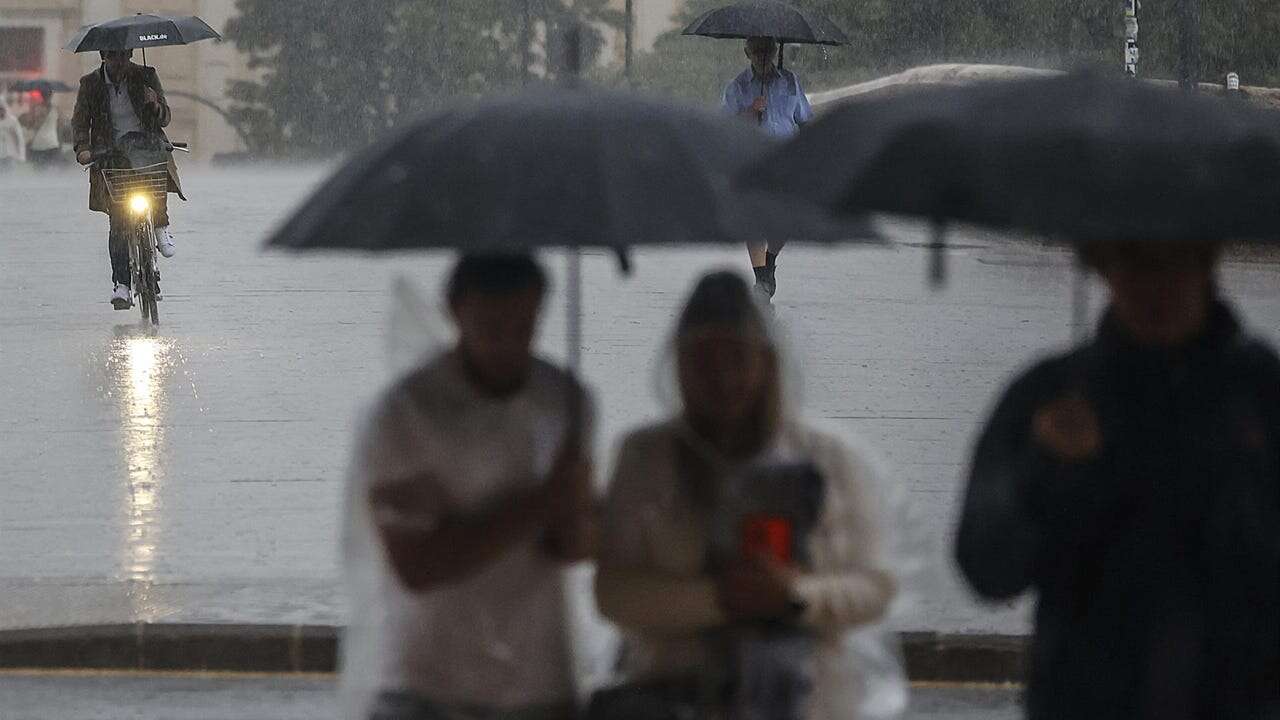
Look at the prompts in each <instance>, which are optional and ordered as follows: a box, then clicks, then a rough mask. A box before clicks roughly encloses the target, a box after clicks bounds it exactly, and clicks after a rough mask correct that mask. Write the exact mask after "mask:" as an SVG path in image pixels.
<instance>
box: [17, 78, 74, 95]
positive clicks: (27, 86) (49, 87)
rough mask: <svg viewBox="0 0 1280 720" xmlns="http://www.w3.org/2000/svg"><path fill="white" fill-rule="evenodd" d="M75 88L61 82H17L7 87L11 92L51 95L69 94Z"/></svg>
mask: <svg viewBox="0 0 1280 720" xmlns="http://www.w3.org/2000/svg"><path fill="white" fill-rule="evenodd" d="M74 89H75V88H73V87H71V86H70V85H68V84H66V83H64V82H62V81H61V80H43V79H41V80H19V81H18V82H15V83H13V84H12V85H10V86H9V90H10V91H11V92H40V93H44V94H45V95H52V94H54V93H60V92H71V91H72V90H74Z"/></svg>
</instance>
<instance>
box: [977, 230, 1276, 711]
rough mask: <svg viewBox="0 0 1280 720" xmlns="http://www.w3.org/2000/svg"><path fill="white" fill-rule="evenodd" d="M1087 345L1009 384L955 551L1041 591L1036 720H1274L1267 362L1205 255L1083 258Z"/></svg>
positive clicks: (1102, 252)
mask: <svg viewBox="0 0 1280 720" xmlns="http://www.w3.org/2000/svg"><path fill="white" fill-rule="evenodd" d="M1082 252H1083V255H1084V258H1085V260H1086V262H1088V263H1089V264H1090V266H1091V267H1093V269H1095V270H1097V271H1098V272H1099V273H1100V274H1101V276H1102V278H1103V279H1104V280H1105V282H1106V284H1107V286H1108V287H1109V289H1110V292H1111V304H1110V307H1109V308H1108V309H1107V312H1106V314H1105V316H1104V318H1103V320H1102V323H1101V326H1100V328H1099V330H1098V333H1097V336H1096V338H1094V339H1093V340H1092V341H1091V342H1088V343H1086V344H1084V345H1083V346H1081V347H1078V348H1076V349H1075V350H1073V351H1071V352H1069V353H1067V354H1065V355H1062V356H1059V357H1055V358H1052V359H1049V360H1046V361H1044V362H1041V363H1040V364H1038V365H1036V366H1035V367H1034V368H1032V369H1031V370H1030V371H1029V372H1027V373H1026V374H1024V375H1023V376H1022V377H1020V378H1019V379H1018V380H1017V381H1015V382H1014V384H1013V386H1012V387H1011V388H1009V390H1008V391H1007V392H1006V393H1005V395H1004V397H1003V398H1002V399H1001V400H1000V402H999V404H998V405H997V407H996V410H995V412H994V415H993V416H992V418H991V419H990V420H989V422H988V423H987V425H986V428H985V429H984V431H983V433H982V436H981V439H980V440H979V442H978V446H977V450H976V453H975V456H974V459H973V466H972V470H971V474H970V477H969V487H968V492H967V495H966V497H965V501H964V510H963V516H962V519H961V522H960V527H959V533H958V538H957V546H956V555H957V559H958V561H959V564H960V568H961V570H962V571H963V572H964V575H965V577H966V578H967V579H968V580H969V582H970V583H971V584H972V585H973V587H974V588H975V589H976V590H977V591H978V592H979V593H980V594H982V595H984V596H986V597H989V598H1010V597H1013V596H1016V595H1018V594H1020V593H1022V592H1023V591H1025V590H1027V589H1029V588H1034V589H1035V590H1036V591H1037V594H1038V604H1037V607H1036V614H1035V638H1034V640H1033V643H1032V646H1031V654H1030V668H1029V678H1028V683H1027V684H1028V696H1027V712H1028V715H1029V717H1030V718H1032V720H1047V719H1050V718H1055V719H1056V718H1088V719H1089V720H1108V719H1110V718H1114V719H1115V720H1156V719H1159V720H1184V719H1185V720H1191V719H1193V718H1194V719H1197V720H1199V719H1206V720H1207V719H1208V718H1214V719H1215V720H1216V719H1219V718H1222V719H1234V718H1239V719H1241V720H1245V719H1248V720H1262V719H1263V718H1270V719H1274V718H1280V360H1278V359H1277V356H1276V354H1275V353H1274V352H1273V351H1272V350H1271V349H1270V348H1269V347H1267V346H1266V345H1265V344H1263V343H1262V342H1260V341H1258V340H1256V339H1254V338H1252V337H1250V336H1249V335H1248V334H1247V333H1246V332H1245V331H1244V330H1243V329H1242V328H1241V326H1240V323H1239V321H1238V319H1237V317H1236V314H1235V312H1234V311H1233V310H1232V308H1231V307H1230V306H1229V305H1228V304H1227V303H1226V302H1225V301H1224V300H1223V299H1222V298H1221V295H1220V294H1219V292H1218V286H1217V282H1216V280H1215V267H1216V264H1217V259H1218V254H1219V250H1218V248H1217V247H1216V246H1213V245H1155V244H1145V243H1132V244H1108V245H1101V244H1099V245H1092V246H1088V247H1086V248H1085V249H1084V250H1083V251H1082Z"/></svg>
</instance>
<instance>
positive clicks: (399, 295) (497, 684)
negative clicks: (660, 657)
mask: <svg viewBox="0 0 1280 720" xmlns="http://www.w3.org/2000/svg"><path fill="white" fill-rule="evenodd" d="M393 304H394V305H393V310H392V316H391V322H390V331H389V336H388V344H387V348H386V352H387V357H388V360H389V374H388V375H389V379H390V378H398V377H401V376H403V375H404V374H405V373H406V372H408V371H410V370H412V369H414V368H416V367H419V366H421V365H422V364H423V363H424V362H427V361H429V360H430V359H431V358H432V357H434V356H438V355H439V354H441V353H442V352H444V351H445V350H447V349H448V348H449V347H451V346H452V342H453V333H452V330H451V329H450V326H449V324H448V323H447V322H446V321H445V320H444V316H445V314H444V312H443V307H442V306H441V304H438V303H431V302H427V301H425V300H424V299H423V297H422V295H421V294H420V293H419V292H418V291H417V290H416V289H415V288H414V287H413V286H411V285H410V284H409V282H408V281H406V280H404V279H401V280H399V281H397V284H396V287H395V291H394V294H393ZM366 424H367V423H366ZM364 432H365V433H367V430H365V431H364ZM358 464H359V463H358V462H357V463H355V465H357V466H356V467H353V468H352V470H351V472H350V473H349V480H348V488H347V495H346V508H345V527H344V534H345V537H344V539H343V549H344V566H345V579H346V586H347V596H348V602H349V615H348V622H347V628H346V631H345V632H344V633H343V636H342V638H341V644H340V645H341V646H340V653H339V657H340V668H339V671H340V675H341V677H340V683H339V687H340V700H341V705H342V709H343V717H344V718H352V719H363V718H367V717H369V713H370V709H371V708H373V707H374V706H375V704H376V702H377V698H378V696H379V695H380V694H381V693H383V692H384V691H388V690H397V689H405V688H402V687H397V684H396V683H397V679H396V678H395V677H394V675H395V673H394V669H390V670H389V669H388V658H389V657H390V656H391V655H392V654H394V652H395V649H397V648H400V647H402V646H403V644H404V643H405V642H413V640H414V639H413V638H405V637H394V636H392V635H391V634H390V633H392V632H395V631H394V630H393V628H394V627H396V625H397V624H398V625H399V626H400V627H403V623H402V622H401V623H396V622H393V619H394V616H395V615H396V614H397V613H400V612H402V607H401V606H402V605H403V604H404V603H405V602H406V600H405V599H404V593H403V592H402V591H389V588H390V587H391V585H392V584H394V583H396V582H397V580H396V579H395V577H394V576H393V575H392V574H391V573H392V571H391V568H390V567H389V564H388V562H387V560H386V559H385V554H384V552H383V549H382V547H381V544H380V541H379V539H378V537H377V534H376V529H375V526H374V519H373V513H372V511H371V510H370V507H369V503H368V502H367V499H366V484H365V482H364V472H363V471H362V469H361V468H360V467H358ZM533 470H535V472H537V471H540V469H537V468H534V469H533ZM406 520H407V521H412V519H411V518H408V519H406ZM542 567H544V568H545V567H546V566H542ZM559 567H560V568H561V569H559V570H548V571H549V572H559V573H560V575H561V577H560V582H561V588H562V590H561V593H560V601H561V605H562V608H561V612H560V613H559V614H560V618H559V619H558V620H556V621H553V622H554V625H555V627H554V628H547V630H548V631H554V632H558V633H561V636H562V638H563V642H564V644H565V646H566V647H567V648H568V658H569V665H570V667H569V675H570V676H571V678H570V679H571V681H572V685H573V690H574V691H575V693H576V696H577V699H578V700H579V701H580V702H581V701H585V698H586V695H587V694H588V693H589V691H590V690H591V688H593V687H597V686H599V685H601V684H602V683H603V682H604V681H605V680H606V678H607V675H608V673H609V672H610V671H611V668H612V663H613V661H614V658H615V657H616V634H615V633H614V632H613V631H612V629H611V628H610V627H609V626H607V625H606V624H605V623H604V622H603V621H602V620H601V619H600V618H599V616H598V614H597V613H596V612H595V607H594V601H593V599H592V595H591V585H592V572H593V569H592V567H591V566H590V565H589V564H588V563H577V564H575V565H572V566H564V565H561V566H559ZM498 571H499V572H501V568H499V569H498ZM535 572H536V571H535ZM481 574H483V573H481ZM480 582H483V580H481V581H480ZM482 593H483V590H480V591H478V594H477V595H476V597H480V595H481V594H482ZM512 600H513V603H514V606H516V607H518V606H519V603H520V602H522V600H521V599H519V598H516V599H512ZM409 602H412V600H409ZM509 607H511V606H508V609H509ZM451 610H452V611H453V612H455V613H457V612H459V611H462V610H463V609H460V608H451ZM463 614H465V616H466V622H467V623H468V626H469V627H474V628H476V629H477V630H476V632H475V634H474V635H473V636H472V637H471V642H472V643H473V644H474V645H475V646H477V647H473V648H470V650H471V651H472V652H473V657H474V656H475V655H482V656H483V657H484V658H485V660H486V661H485V663H484V664H483V665H478V664H475V663H472V664H470V665H468V666H466V667H463V665H462V664H459V665H458V667H457V668H455V669H454V670H452V671H451V672H453V673H454V674H455V676H456V677H457V678H458V682H459V684H460V685H466V686H468V687H480V686H483V687H484V688H485V692H484V696H485V698H486V699H488V698H492V699H494V701H495V702H496V703H498V704H501V703H502V700H501V699H502V698H504V697H511V696H519V695H520V694H521V691H522V690H521V688H519V687H512V686H509V685H510V684H511V683H519V682H523V680H522V678H527V677H529V675H530V672H529V667H528V665H529V664H530V663H528V662H527V658H526V659H524V660H518V659H515V658H513V657H512V654H511V652H510V648H509V647H507V646H506V643H505V642H504V640H505V638H504V635H505V634H507V633H511V632H518V633H522V634H526V635H527V634H528V633H530V632H534V633H535V634H536V632H537V629H536V628H530V627H528V624H529V623H531V622H537V621H538V619H539V618H542V619H545V618H547V617H548V614H547V613H545V612H543V613H541V614H539V613H536V612H530V613H529V617H528V618H527V619H525V618H521V617H518V616H514V615H513V613H511V612H502V613H499V612H496V611H495V612H494V613H492V614H493V617H487V615H490V614H491V613H490V611H489V610H488V609H487V608H486V607H484V606H483V605H482V604H480V603H477V605H476V606H475V607H472V608H470V609H466V610H465V612H464V613H463ZM517 620H518V622H517ZM442 660H443V661H445V662H447V661H448V658H442ZM548 662H550V659H548ZM544 674H545V673H544ZM428 699H433V700H434V699H435V698H428ZM475 704H477V705H480V704H485V703H475Z"/></svg>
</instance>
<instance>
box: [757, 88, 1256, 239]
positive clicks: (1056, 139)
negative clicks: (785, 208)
mask: <svg viewBox="0 0 1280 720" xmlns="http://www.w3.org/2000/svg"><path fill="white" fill-rule="evenodd" d="M740 178H741V181H742V184H743V187H748V188H753V189H765V190H771V191H777V192H791V193H796V194H799V195H801V196H804V197H807V198H810V199H812V200H815V201H817V202H819V203H820V204H822V205H824V206H826V207H828V208H830V209H833V210H836V211H840V212H845V213H854V214H862V213H866V212H888V213H899V214H906V215H916V216H921V217H925V218H931V219H934V220H937V221H939V222H944V221H947V220H958V221H963V222H972V223H979V224H983V225H988V226H993V227H997V228H1008V229H1016V230H1022V231H1026V232H1030V233H1034V234H1037V235H1043V236H1047V237H1051V238H1059V239H1066V240H1073V241H1093V240H1118V241H1122V240H1169V241H1178V240H1215V239H1247V238H1255V239H1267V240H1271V239H1275V238H1276V237H1277V236H1278V235H1280V116H1278V115H1277V114H1276V113H1274V112H1267V111H1263V110H1258V109H1254V108H1250V107H1246V106H1244V104H1243V103H1231V102H1226V101H1223V100H1220V99H1215V98H1208V97H1196V96H1187V95H1185V94H1183V93H1179V92H1176V91H1174V90H1171V89H1165V88H1161V87H1158V86H1153V85H1150V84H1146V83H1137V82H1132V81H1127V80H1123V79H1104V78H1101V77H1099V76H1096V75H1092V74H1074V75H1064V76H1060V77H1053V78H1049V79H1034V80H1019V81H1011V82H991V83H983V84H978V85H973V86H968V87H934V88H921V89H918V90H916V91H914V92H909V93H904V94H901V95H896V96H891V97H885V98H882V99H877V100H869V101H866V102H856V103H850V104H848V105H846V106H844V107H841V108H837V109H835V110H833V111H831V112H828V113H827V114H826V115H824V116H823V117H822V118H820V119H819V120H818V121H817V122H815V123H813V124H812V125H811V126H810V127H808V128H806V130H805V132H804V133H801V134H800V135H799V136H798V137H796V138H795V139H794V140H792V141H791V142H789V143H788V144H786V145H785V146H783V147H781V148H779V149H777V150H776V151H774V152H771V153H769V154H767V155H766V157H765V158H763V159H762V160H761V161H759V163H758V164H757V165H756V166H755V167H754V169H748V170H747V171H745V172H744V173H743V174H742V175H741V176H740Z"/></svg>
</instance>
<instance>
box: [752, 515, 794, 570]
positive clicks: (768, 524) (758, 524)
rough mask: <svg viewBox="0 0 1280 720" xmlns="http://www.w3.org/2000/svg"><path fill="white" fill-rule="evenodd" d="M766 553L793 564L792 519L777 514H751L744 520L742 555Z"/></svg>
mask: <svg viewBox="0 0 1280 720" xmlns="http://www.w3.org/2000/svg"><path fill="white" fill-rule="evenodd" d="M760 555H764V556H766V557H770V558H773V559H774V560H776V561H778V562H780V563H784V564H788V565H789V564H791V521H790V520H788V519H787V518H784V517H778V516H777V515H751V516H748V517H747V518H746V519H745V520H743V521H742V556H743V558H744V559H750V558H753V557H758V556H760Z"/></svg>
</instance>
